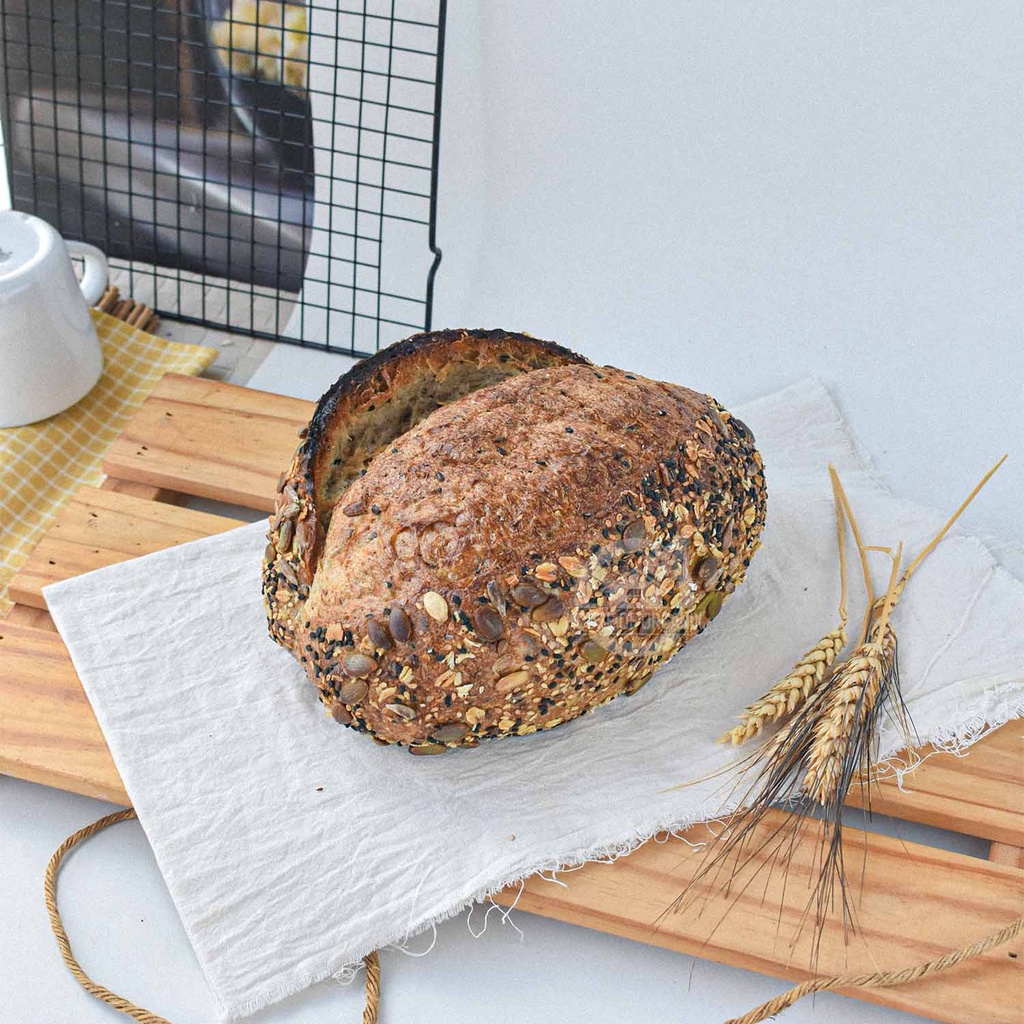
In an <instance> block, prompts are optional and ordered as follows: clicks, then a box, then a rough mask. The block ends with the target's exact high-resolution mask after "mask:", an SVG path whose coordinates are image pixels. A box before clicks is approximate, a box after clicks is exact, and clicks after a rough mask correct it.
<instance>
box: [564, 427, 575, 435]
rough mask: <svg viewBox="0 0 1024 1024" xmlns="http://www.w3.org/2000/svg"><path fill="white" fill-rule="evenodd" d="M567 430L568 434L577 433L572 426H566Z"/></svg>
mask: <svg viewBox="0 0 1024 1024" xmlns="http://www.w3.org/2000/svg"><path fill="white" fill-rule="evenodd" d="M565 432H566V433H567V434H575V433H576V431H575V430H573V429H572V427H566V428H565Z"/></svg>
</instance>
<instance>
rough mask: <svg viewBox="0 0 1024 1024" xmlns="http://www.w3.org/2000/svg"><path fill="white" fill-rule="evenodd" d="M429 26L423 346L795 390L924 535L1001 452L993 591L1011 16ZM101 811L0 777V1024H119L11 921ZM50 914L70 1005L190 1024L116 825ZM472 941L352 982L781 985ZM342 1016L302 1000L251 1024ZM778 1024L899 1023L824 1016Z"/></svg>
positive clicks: (703, 1022)
mask: <svg viewBox="0 0 1024 1024" xmlns="http://www.w3.org/2000/svg"><path fill="white" fill-rule="evenodd" d="M670 7H671V11H670V10H669V8H670ZM450 19H451V20H450V23H449V47H450V48H449V54H450V57H449V61H448V66H447V79H446V98H445V103H446V106H445V111H446V113H445V122H444V136H443V160H444V163H443V170H442V182H441V220H440V241H441V244H442V246H443V247H444V248H445V252H446V255H445V263H444V264H443V266H442V272H441V275H440V276H439V278H438V294H437V315H436V317H435V325H436V326H472V327H475V326H502V327H506V328H515V329H524V330H527V331H529V332H530V333H533V334H536V335H538V336H541V337H551V338H554V339H556V340H560V341H563V342H565V343H567V344H570V345H572V346H573V347H576V348H578V349H580V350H581V351H583V352H585V353H586V354H587V355H588V356H590V357H591V358H592V359H594V360H595V361H598V362H611V363H616V364H618V365H623V366H629V367H630V368H632V369H635V370H637V371H639V372H642V373H646V374H648V375H651V376H660V377H664V378H666V379H670V380H677V381H679V382H681V383H685V384H688V385H690V386H693V387H696V388H699V389H701V390H705V391H708V392H711V393H713V394H715V395H716V396H717V397H719V398H720V399H721V400H722V401H723V402H725V403H726V404H727V405H729V404H732V405H736V404H739V403H740V402H743V401H745V400H747V399H749V398H752V397H755V396H756V395H758V394H761V393H764V392H766V391H769V390H772V389H775V388H777V387H780V386H782V385H785V384H789V383H791V382H793V381H794V380H798V379H800V378H801V377H803V376H806V375H808V374H814V375H816V376H819V377H820V378H822V379H823V380H824V381H825V382H826V383H827V384H828V385H829V386H830V387H831V388H832V389H833V391H834V393H835V394H836V396H837V398H838V399H839V401H840V403H841V405H842V407H843V409H844V412H845V413H846V415H847V417H848V419H849V421H850V423H851V424H852V426H853V427H854V429H855V431H856V433H857V434H858V436H859V437H860V439H861V441H862V442H863V443H864V445H865V447H866V449H867V451H868V453H869V454H870V456H871V457H872V458H873V460H874V461H875V464H876V466H877V468H878V471H879V473H880V474H881V476H882V478H883V479H884V480H885V481H886V482H888V483H889V484H890V485H891V486H893V487H894V488H895V489H897V490H898V491H899V492H901V493H904V494H907V495H911V496H915V497H918V498H920V499H921V500H923V501H926V502H928V503H929V504H931V505H934V506H936V507H941V508H951V507H953V506H955V505H956V504H957V503H958V502H959V500H960V498H961V496H962V495H963V494H964V493H965V492H966V491H967V490H968V489H969V487H970V486H971V484H972V483H973V482H974V480H975V479H977V477H978V476H980V474H981V473H982V472H983V470H984V469H985V468H987V466H988V465H989V464H990V463H991V462H992V461H993V459H994V457H995V456H996V455H998V454H1000V453H1002V452H1004V451H1009V452H1010V453H1011V460H1010V462H1009V463H1007V465H1006V466H1005V467H1004V469H1003V470H1002V471H1001V473H1000V474H999V475H998V476H997V477H996V479H995V480H993V482H992V484H991V485H990V487H989V489H987V490H986V492H985V493H984V494H983V495H982V497H981V499H980V500H979V501H978V503H977V505H976V506H975V507H974V508H972V509H970V510H969V511H968V513H967V515H966V516H965V518H964V528H965V529H969V530H972V531H974V532H980V533H984V534H987V535H991V536H995V537H996V538H1002V541H1003V544H1002V551H1003V554H1004V557H1005V559H1006V562H1007V564H1008V565H1010V566H1011V567H1014V568H1016V570H1017V572H1018V574H1021V573H1022V571H1024V558H1022V557H1021V554H1020V541H1021V537H1022V532H1024V531H1022V530H1021V515H1020V502H1021V495H1022V494H1024V417H1022V415H1021V409H1022V408H1024V374H1022V372H1021V368H1020V360H1021V350H1022V346H1021V341H1022V334H1021V323H1022V322H1024V316H1022V314H1024V290H1022V287H1021V269H1022V260H1021V247H1020V241H1021V238H1022V236H1024V231H1022V228H1024V223H1022V196H1021V189H1020V164H1021V161H1020V155H1021V132H1020V125H1021V123H1024V119H1022V117H1021V114H1022V109H1021V107H1022V101H1021V93H1020V89H1019V69H1020V57H1021V53H1020V50H1021V47H1020V33H1019V27H1020V26H1019V6H1018V5H1017V4H1016V3H1015V2H1002V3H998V2H997V3H992V4H986V5H982V6H978V5H974V4H960V3H955V2H950V3H929V4H920V5H919V4H908V5H886V4H873V3H867V4H858V5H847V6H845V7H843V6H839V7H836V6H832V7H828V8H822V7H821V5H819V4H814V3H810V2H802V0H794V2H793V3H791V4H787V5H783V6H782V7H779V6H773V7H758V8H753V7H751V6H749V5H719V4H713V3H695V4H687V5H661V4H654V5H630V4H622V3H621V2H616V3H612V2H610V0H592V2H591V3H588V4H576V5H551V4H549V3H547V2H541V0H523V2H522V3H519V4H516V5H499V4H483V3H481V2H479V0H466V2H464V3H459V4H453V5H451V7H450ZM255 351H256V350H247V354H246V358H247V359H248V360H249V363H250V364H254V363H255V362H256V360H257V356H256V355H255V354H254V353H255ZM264 351H265V349H264V348H261V349H260V350H259V353H258V354H259V356H262V355H263V354H264ZM343 365H344V362H343V361H340V360H338V359H337V357H335V358H334V359H332V358H330V357H325V356H321V355H319V354H317V353H309V352H299V351H297V350H295V349H291V348H288V349H285V348H277V349H274V350H273V351H272V352H271V354H270V355H269V356H268V357H267V358H266V360H265V361H264V362H263V364H262V365H261V366H260V367H259V368H258V369H257V370H256V373H255V375H254V377H253V378H252V383H253V385H254V386H260V387H263V388H266V389H268V390H274V391H281V392H284V393H290V394H299V395H305V396H307V397H316V395H318V394H319V393H320V391H322V390H323V388H324V387H325V386H326V384H327V383H329V382H330V381H331V380H333V379H334V377H335V376H336V375H337V373H338V371H339V368H340V367H341V366H343ZM244 369H245V372H246V373H247V372H248V371H249V370H251V369H252V365H247V366H246V367H245V368H244ZM242 376H245V373H243V374H242ZM236 379H237V378H236ZM183 770H184V769H183ZM108 809H109V808H108V807H106V806H105V805H103V804H100V803H98V802H96V801H93V800H88V799H84V798H81V797H76V796H71V795H68V794H64V793H60V792H58V791H56V790H50V789H46V788H43V787H39V786H34V785H31V784H28V783H23V782H20V781H16V780H12V779H7V778H0V908H2V909H0V915H2V918H0V919H2V922H3V923H2V925H0V1024H35V1022H40V1024H42V1022H46V1024H79V1022H81V1024H100V1022H110V1021H113V1020H117V1019H122V1018H120V1017H119V1015H117V1014H115V1013H114V1012H113V1011H112V1010H110V1009H109V1008H107V1007H105V1006H102V1005H100V1004H99V1003H97V1002H95V1001H94V1000H92V999H91V998H89V997H88V996H86V995H85V994H84V993H83V992H82V991H81V990H80V989H79V988H78V986H77V985H76V983H75V982H74V981H73V980H72V979H71V977H70V976H69V975H68V973H67V972H66V970H65V969H64V967H63V965H62V963H61V961H60V959H59V956H58V953H57V949H56V946H55V944H54V941H53V938H52V936H51V934H50V931H49V928H48V924H47V920H46V915H45V911H44V907H43V898H42V875H43V868H44V866H45V863H46V861H47V859H48V857H49V855H50V854H51V853H52V851H53V850H54V849H55V848H56V847H57V845H58V844H59V843H60V842H61V841H62V840H63V839H64V838H65V837H66V836H67V835H68V834H69V833H71V832H72V831H74V830H75V829H77V828H79V827H81V826H82V825H84V824H86V823H87V822H90V821H92V820H94V819H95V818H97V817H99V816H100V815H101V814H103V813H104V812H105V811H107V810H108ZM897 828H898V830H899V831H900V834H904V835H907V836H908V837H911V838H914V837H918V838H923V837H924V836H925V834H926V832H927V833H928V838H927V839H926V841H928V842H936V843H944V844H945V845H948V846H950V847H951V848H957V849H961V850H963V852H966V853H970V854H972V855H975V856H984V855H985V844H984V843H981V842H977V841H972V840H966V839H964V838H962V837H949V836H945V835H941V834H933V833H931V831H930V830H920V829H916V828H904V827H903V826H898V827H897ZM61 907H62V909H63V912H64V916H65V922H66V925H67V927H68V930H69V932H70V934H71V937H72V940H73V943H74V946H75V949H76V950H77V952H78V954H79V956H80V958H81V960H82V963H83V964H84V966H85V967H86V969H87V970H88V971H90V972H92V973H93V975H94V976H95V977H96V978H97V979H99V980H100V981H102V982H103V983H105V984H107V985H108V986H110V987H112V988H113V989H114V990H115V991H118V992H121V993H123V994H125V995H126V996H128V997H130V998H132V999H134V1000H136V1001H137V1002H139V1003H141V1004H142V1005H145V1006H147V1007H149V1008H151V1009H153V1010H154V1011H156V1012H160V1013H162V1014H163V1015H165V1016H167V1017H168V1018H169V1019H171V1020H173V1021H174V1022H175V1024H195V1022H203V1024H205V1022H207V1021H211V1020H212V1019H213V1018H212V1011H211V1007H212V1003H211V1000H210V997H209V994H208V992H207V990H206V987H205V984H204V982H203V979H202V977H201V974H200V972H199V969H198V967H197V965H196V963H195V960H194V958H193V956H192V954H191V951H190V949H189V946H188V944H187V942H186V939H185V936H184V933H183V931H182V929H181V926H180V924H179V922H178V920H177V918H176V916H175V913H174V910H173V907H172V906H171V904H170V901H169V897H168V895H167V892H166V889H165V888H164V886H163V883H162V881H161V879H160V876H159V874H158V872H157V870H156V867H155V865H154V862H153V859H152V856H151V854H150V852H149V850H148V848H147V845H146V843H145V840H144V837H143V835H142V832H141V829H140V828H139V826H138V824H137V823H130V824H124V825H119V826H118V827H117V828H116V829H115V830H113V831H110V832H108V833H105V834H104V835H102V836H100V837H98V838H96V839H95V840H93V841H92V842H91V843H89V844H88V846H87V847H85V848H84V849H82V850H80V851H76V853H75V854H73V855H72V856H71V858H70V859H69V861H68V862H67V865H66V868H65V870H64V872H63V874H62V877H61ZM910 912H912V908H911V910H910ZM484 916H485V915H484V914H483V912H482V911H479V910H478V911H477V912H476V913H475V914H474V915H473V917H472V919H471V920H470V921H469V922H467V920H466V919H465V917H461V918H456V919H454V920H453V921H450V922H448V923H447V924H445V925H444V926H442V927H441V928H439V929H438V934H437V942H436V945H435V948H434V949H433V951H432V952H431V953H430V954H429V955H428V956H425V957H423V958H420V959H414V958H411V957H408V956H405V955H403V954H402V953H400V952H396V951H385V952H384V953H383V955H382V961H383V988H384V998H383V1022H384V1024H407V1022H410V1021H421V1022H426V1024H432V1022H442V1021H443V1022H445V1024H459V1022H463V1021H465V1022H469V1021H473V1022H477V1021H481V1020H483V1021H487V1022H489V1024H504V1022H507V1024H526V1022H531V1024H532V1022H534V1021H549V1020H550V1021H556V1020H557V1021H567V1022H578V1021H579V1022H581V1021H586V1022H588V1024H613V1022H614V1024H633V1022H641V1021H643V1022H651V1024H660V1022H665V1024H668V1022H678V1021H685V1022H697V1024H715V1022H717V1021H720V1020H723V1019H724V1018H726V1017H728V1016H731V1015H735V1014H738V1013H741V1012H744V1011H746V1010H747V1009H749V1008H750V1007H752V1006H753V1005H755V1004H757V1003H758V1002H760V1001H762V1000H763V999H766V998H769V997H770V996H772V995H774V994H776V993H778V992H779V991H781V990H782V989H783V988H784V987H785V985H784V984H783V983H781V982H779V981H777V980H773V979H769V978H764V977H760V976H758V975H755V974H752V973H749V972H745V971H739V970H735V969H731V968H726V967H721V966H718V965H714V964H711V963H707V962H704V961H695V960H693V959H691V958H688V957H683V956H679V955H677V954H674V953H670V952H667V951H665V950H660V949H656V948H653V947H647V946H644V945H641V944H639V943H634V942H630V941H626V940H621V939H616V938H613V937H609V936H605V935H601V934H598V933H596V932H591V931H586V930H583V929H580V928H575V927H571V926H567V925H561V924H557V923H553V922H549V921H545V920H543V919H541V918H537V917H533V916H530V915H527V914H523V913H514V914H513V915H512V916H511V919H510V921H509V923H507V924H506V923H505V922H503V921H502V919H501V916H500V915H499V914H498V913H497V912H493V913H492V914H491V915H490V918H489V920H488V927H487V930H486V932H485V933H484V934H483V935H480V936H479V937H473V935H472V934H471V929H470V926H472V928H473V929H479V928H480V927H481V926H482V924H483V921H484ZM426 944H427V943H426V941H425V940H424V939H423V938H421V939H418V940H416V941H415V942H414V943H413V944H412V945H413V947H414V950H415V951H420V950H422V949H423V948H424V947H425V945H426ZM361 1007H362V987H361V984H356V985H353V986H352V987H350V988H342V987H339V986H338V985H336V984H333V983H329V984H325V985H322V986H320V987H318V988H316V989H314V990H312V991H310V992H309V993H308V994H306V995H304V996H302V997H300V998H296V999H293V1000H291V1001H289V1002H288V1003H286V1004H283V1005H281V1006H278V1007H276V1008H274V1009H272V1010H270V1011H267V1012H266V1013H264V1014H262V1015H260V1016H259V1017H258V1018H257V1019H259V1020H260V1021H266V1022H268V1024H270V1022H274V1024H300V1022H302V1024H306V1022H309V1024H312V1022H314V1021H315V1022H317V1024H321V1022H323V1021H327V1020H331V1021H352V1022H356V1021H358V1020H360V1019H361V1017H360V1014H361ZM783 1019H784V1020H785V1021H787V1022H792V1024H800V1022H810V1021H815V1022H818V1021H829V1022H835V1024H866V1022H877V1024H883V1022H884V1024H910V1022H911V1021H914V1020H920V1018H916V1017H912V1016H910V1015H908V1014H905V1013H899V1012H895V1011H887V1010H884V1009H880V1008H878V1007H874V1006H871V1005H869V1004H864V1003H859V1002H856V1001H853V1000H849V999H844V998H841V997H837V996H832V995H827V994H826V995H822V996H819V997H818V998H817V999H816V1000H815V1001H813V1002H811V1001H809V1000H807V1001H804V1002H802V1003H800V1004H798V1005H797V1006H796V1007H794V1008H793V1009H792V1010H791V1011H788V1012H787V1014H786V1015H785V1016H784V1018H783Z"/></svg>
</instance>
